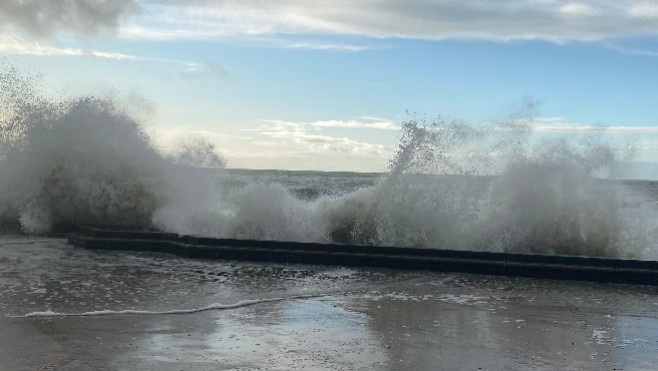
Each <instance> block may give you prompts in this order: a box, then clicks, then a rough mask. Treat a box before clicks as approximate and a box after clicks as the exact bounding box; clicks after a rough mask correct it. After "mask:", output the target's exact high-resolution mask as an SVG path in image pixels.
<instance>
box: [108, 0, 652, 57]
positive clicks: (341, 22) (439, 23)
mask: <svg viewBox="0 0 658 371" xmlns="http://www.w3.org/2000/svg"><path fill="white" fill-rule="evenodd" d="M142 8H143V10H144V11H143V12H142V15H140V16H137V17H136V18H134V19H133V21H132V22H131V23H130V24H129V25H126V27H122V28H121V32H120V34H121V35H122V36H123V37H130V38H140V39H144V38H146V39H213V38H226V37H236V36H243V37H244V36H247V37H255V36H264V35H288V36H290V35H316V36H317V35H357V36H365V37H371V38H416V39H431V40H437V39H446V38H462V39H463V38H465V39H487V40H518V39H545V40H552V41H565V40H598V39H603V38H609V37H619V36H630V35H648V34H652V35H653V34H657V33H658V23H657V22H658V20H656V19H652V18H651V17H653V16H654V15H658V6H657V5H656V3H654V2H646V1H642V2H640V1H637V0H582V1H577V2H574V1H565V0H554V1H538V0H525V1H521V0H501V1H495V2H494V1H490V0H472V1H454V0H409V1H397V0H382V1H369V0H333V1H324V0H306V1H303V2H300V1H295V0H280V1H269V2H268V1H260V0H242V1H233V0H214V1H207V0H196V1H194V0H192V1H187V2H185V3H179V2H173V1H144V2H142ZM639 16H641V17H643V18H642V19H639V18H638V17H639ZM350 45H351V44H347V45H342V44H340V43H332V42H328V43H324V44H323V43H305V42H300V43H298V44H297V47H299V48H326V49H328V50H350ZM352 46H353V48H352V49H353V50H360V48H361V47H362V46H358V45H352ZM290 47H295V45H294V44H290Z"/></svg>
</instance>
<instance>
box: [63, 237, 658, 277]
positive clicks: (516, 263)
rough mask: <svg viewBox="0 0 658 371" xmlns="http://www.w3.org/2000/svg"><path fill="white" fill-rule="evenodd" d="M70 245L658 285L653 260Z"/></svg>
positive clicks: (149, 243) (205, 243) (198, 241)
mask: <svg viewBox="0 0 658 371" xmlns="http://www.w3.org/2000/svg"><path fill="white" fill-rule="evenodd" d="M67 236H68V242H69V244H72V245H74V246H77V247H81V248H86V249H92V250H93V249H103V250H124V251H125V250H131V251H151V252H164V253H171V254H176V255H179V256H183V257H188V258H205V259H227V260H247V261H264V262H284V263H301V264H323V265H342V266H359V267H382V268H396V269H414V270H432V271H444V272H463V273H475V274H491V275H505V276H518V277H533V278H548V279H561V280H580V281H594V282H616V283H631V284H647V285H658V262H656V261H640V260H626V259H607V258H588V257H574V256H548V255H531V254H513V253H493V252H480V251H457V250H439V249H421V248H401V247H388V246H362V245H342V244H318V243H301V242H282V241H259V240H236V239H217V238H202V237H193V236H178V235H175V234H169V233H159V232H132V231H119V230H103V229H95V228H83V229H80V230H79V231H78V232H75V233H70V234H68V235H67Z"/></svg>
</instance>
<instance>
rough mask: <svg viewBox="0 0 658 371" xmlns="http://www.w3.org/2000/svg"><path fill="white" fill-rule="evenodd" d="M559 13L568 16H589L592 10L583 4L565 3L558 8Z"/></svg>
mask: <svg viewBox="0 0 658 371" xmlns="http://www.w3.org/2000/svg"><path fill="white" fill-rule="evenodd" d="M560 13H562V14H564V15H568V16H574V15H575V16H581V15H591V14H592V13H593V11H592V8H591V7H590V6H589V5H587V4H583V3H566V4H564V5H562V6H561V7H560Z"/></svg>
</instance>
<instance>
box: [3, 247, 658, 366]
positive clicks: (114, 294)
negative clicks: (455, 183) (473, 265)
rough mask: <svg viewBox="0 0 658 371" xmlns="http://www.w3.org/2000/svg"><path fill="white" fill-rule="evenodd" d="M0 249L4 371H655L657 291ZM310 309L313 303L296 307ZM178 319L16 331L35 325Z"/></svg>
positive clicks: (65, 250) (49, 249)
mask: <svg viewBox="0 0 658 371" xmlns="http://www.w3.org/2000/svg"><path fill="white" fill-rule="evenodd" d="M28 242H30V241H25V240H20V241H5V242H4V243H3V244H0V257H1V258H0V328H2V329H3V331H0V359H3V360H5V361H4V362H5V363H4V364H3V365H2V367H7V368H8V369H26V368H27V369H39V368H51V369H52V368H55V369H65V370H78V369H99V370H103V369H105V370H115V369H131V370H150V369H159V370H181V369H185V370H187V369H194V370H214V369H345V370H348V369H349V370H351V369H382V370H398V369H418V370H425V369H472V370H477V369H479V368H480V369H514V368H517V369H528V368H533V369H614V368H617V369H656V368H657V367H658V351H657V350H658V335H656V334H658V320H656V318H657V317H658V315H657V313H658V310H657V309H658V289H657V288H653V287H646V286H644V287H643V286H624V285H600V284H592V283H575V282H557V281H556V282H553V281H540V280H530V279H518V278H517V279H515V278H503V277H488V276H469V275H459V274H439V273H429V272H403V271H392V270H383V269H347V268H331V267H312V266H301V265H278V264H251V263H230V262H220V261H203V260H185V259H181V258H177V257H171V256H166V255H159V254H145V253H139V254H129V253H126V254H117V253H107V252H90V251H85V250H77V249H74V248H71V247H70V246H66V245H65V244H64V243H63V241H60V240H45V241H32V242H31V243H28ZM306 295H317V297H300V296H306ZM272 298H290V299H288V300H279V301H263V302H261V303H259V304H256V305H251V306H246V307H239V308H230V309H224V310H210V311H204V312H198V313H188V314H153V315H133V314H120V313H117V314H113V315H105V316H87V317H61V316H54V317H43V318H40V317H35V318H26V317H22V316H24V315H26V314H29V313H33V312H45V311H51V312H57V313H83V312H90V311H99V310H112V311H122V310H144V311H172V310H189V309H194V308H202V307H205V306H208V305H212V304H216V303H221V304H233V303H236V302H240V301H243V300H267V299H272Z"/></svg>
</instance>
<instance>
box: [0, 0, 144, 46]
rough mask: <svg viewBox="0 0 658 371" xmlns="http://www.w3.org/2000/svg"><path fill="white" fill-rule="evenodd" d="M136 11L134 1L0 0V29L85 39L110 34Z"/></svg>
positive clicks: (32, 34)
mask: <svg viewBox="0 0 658 371" xmlns="http://www.w3.org/2000/svg"><path fill="white" fill-rule="evenodd" d="M138 11H139V5H138V4H137V2H136V0H112V1H105V0H47V1H42V0H2V1H0V24H1V25H2V26H0V28H5V29H7V28H12V29H14V30H15V31H19V32H25V33H27V34H29V35H31V36H35V37H38V38H44V39H45V38H48V37H51V36H52V35H53V34H58V33H67V34H74V35H76V36H83V37H87V36H89V35H91V34H97V33H104V32H113V31H114V30H115V29H116V28H117V27H118V26H119V24H120V23H121V22H122V21H123V20H124V19H125V18H126V17H128V16H130V15H133V14H136V13H137V12H138Z"/></svg>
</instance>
